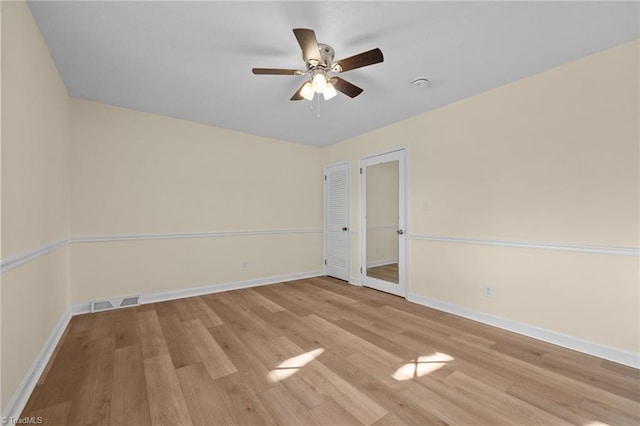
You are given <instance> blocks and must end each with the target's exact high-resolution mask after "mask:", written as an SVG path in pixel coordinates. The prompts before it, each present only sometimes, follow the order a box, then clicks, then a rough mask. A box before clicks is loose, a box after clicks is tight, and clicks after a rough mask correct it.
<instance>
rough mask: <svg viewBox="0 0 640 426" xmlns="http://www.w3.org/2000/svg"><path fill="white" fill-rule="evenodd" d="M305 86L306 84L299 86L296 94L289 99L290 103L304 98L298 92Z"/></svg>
mask: <svg viewBox="0 0 640 426" xmlns="http://www.w3.org/2000/svg"><path fill="white" fill-rule="evenodd" d="M305 84H307V83H306V82H304V83H302V86H300V88H299V89H298V90H297V91H296V93H294V94H293V96H292V97H291V99H290V100H292V101H301V100H303V99H304V98H303V97H302V95H301V94H300V92H301V91H302V88H303V87H304V85H305Z"/></svg>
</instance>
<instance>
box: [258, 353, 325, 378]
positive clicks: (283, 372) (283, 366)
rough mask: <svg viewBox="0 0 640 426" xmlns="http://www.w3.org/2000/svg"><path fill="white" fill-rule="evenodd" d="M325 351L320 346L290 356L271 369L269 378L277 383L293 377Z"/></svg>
mask: <svg viewBox="0 0 640 426" xmlns="http://www.w3.org/2000/svg"><path fill="white" fill-rule="evenodd" d="M323 352H324V349H322V348H319V349H315V350H313V351H309V352H307V353H304V354H302V355H298V356H294V357H293V358H289V359H287V360H285V361H283V362H282V363H280V365H278V366H277V367H276V368H274V369H273V370H271V371H270V372H269V375H268V376H267V378H268V379H269V381H271V382H272V383H277V382H279V381H281V380H284V379H286V378H287V377H291V376H293V375H294V374H296V373H297V372H298V370H300V369H301V368H302V367H304V366H305V365H307V364H308V363H310V362H311V361H313V360H314V359H316V358H317V357H319V356H320V354H322V353H323Z"/></svg>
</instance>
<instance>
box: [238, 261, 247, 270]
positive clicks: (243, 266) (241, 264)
mask: <svg viewBox="0 0 640 426" xmlns="http://www.w3.org/2000/svg"><path fill="white" fill-rule="evenodd" d="M247 269H249V262H247V261H246V260H244V261H242V262H241V263H240V270H241V271H246V270H247Z"/></svg>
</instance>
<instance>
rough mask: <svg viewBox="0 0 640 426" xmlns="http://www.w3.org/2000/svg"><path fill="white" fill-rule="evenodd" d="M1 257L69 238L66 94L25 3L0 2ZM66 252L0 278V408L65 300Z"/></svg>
mask: <svg viewBox="0 0 640 426" xmlns="http://www.w3.org/2000/svg"><path fill="white" fill-rule="evenodd" d="M0 7H1V8H2V104H3V105H2V187H1V189H2V192H1V195H2V196H1V198H2V241H1V243H2V244H1V245H2V256H3V258H8V257H11V256H14V255H16V254H19V253H22V252H25V251H28V250H33V249H35V248H38V247H40V246H43V245H45V244H47V243H51V242H53V241H56V240H60V239H65V238H67V237H68V234H69V214H68V209H69V182H68V179H69V121H68V114H69V111H68V101H69V98H68V95H67V91H66V88H65V86H64V83H63V82H62V80H61V79H60V76H59V75H58V72H57V70H56V67H55V65H54V63H53V61H52V60H51V57H50V55H49V51H48V49H47V47H46V45H45V44H44V41H43V39H42V37H41V35H40V32H39V30H38V28H37V26H36V24H35V22H34V21H33V18H32V17H31V14H30V12H29V9H28V7H27V5H26V4H25V3H24V2H2V3H1V4H0ZM68 276H69V263H68V255H67V249H66V248H60V249H57V250H55V251H53V252H50V253H48V254H47V255H44V256H42V257H40V258H38V259H36V260H35V261H32V262H29V263H26V264H23V265H21V266H18V267H17V268H15V269H13V270H11V271H8V272H5V273H3V274H2V287H1V292H2V385H1V395H2V402H1V404H0V405H1V406H2V408H4V407H5V405H6V404H7V403H8V401H9V399H10V398H11V397H12V395H13V394H14V392H15V391H16V388H17V386H18V384H19V382H20V381H21V380H22V378H23V377H24V375H25V373H26V372H27V370H28V369H29V367H30V366H31V364H32V362H33V361H34V359H35V358H36V355H37V354H38V352H39V351H40V349H41V348H42V346H43V345H44V343H45V342H46V340H47V338H48V337H49V335H50V334H51V332H52V330H53V327H54V326H55V324H56V323H58V321H59V320H60V319H61V317H62V315H63V313H64V312H65V310H66V309H67V306H68V303H69V302H68V301H69V287H68V285H69V280H68Z"/></svg>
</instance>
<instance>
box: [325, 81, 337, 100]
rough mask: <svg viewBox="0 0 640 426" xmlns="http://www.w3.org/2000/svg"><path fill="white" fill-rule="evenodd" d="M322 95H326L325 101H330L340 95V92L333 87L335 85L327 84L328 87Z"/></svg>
mask: <svg viewBox="0 0 640 426" xmlns="http://www.w3.org/2000/svg"><path fill="white" fill-rule="evenodd" d="M322 94H323V95H324V100H325V101H328V100H329V99H333V98H334V97H335V96H336V95H337V94H338V92H337V91H336V88H335V87H333V84H331V83H327V87H325V89H324V92H322Z"/></svg>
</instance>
